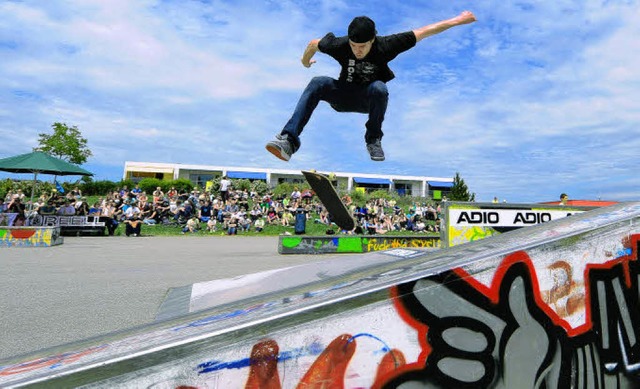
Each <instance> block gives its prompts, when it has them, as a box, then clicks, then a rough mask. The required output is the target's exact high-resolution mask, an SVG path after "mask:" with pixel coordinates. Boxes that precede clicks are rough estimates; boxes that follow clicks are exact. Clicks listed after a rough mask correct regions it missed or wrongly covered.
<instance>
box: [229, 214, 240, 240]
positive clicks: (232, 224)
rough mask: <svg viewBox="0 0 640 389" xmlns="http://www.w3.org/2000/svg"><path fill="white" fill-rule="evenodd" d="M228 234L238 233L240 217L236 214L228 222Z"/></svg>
mask: <svg viewBox="0 0 640 389" xmlns="http://www.w3.org/2000/svg"><path fill="white" fill-rule="evenodd" d="M227 235H238V218H237V216H236V215H235V214H234V215H231V217H230V218H229V221H228V222H227Z"/></svg>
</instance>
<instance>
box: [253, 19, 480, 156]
mask: <svg viewBox="0 0 640 389" xmlns="http://www.w3.org/2000/svg"><path fill="white" fill-rule="evenodd" d="M475 20H476V18H475V16H474V15H473V13H471V12H469V11H464V12H462V13H461V14H460V15H458V16H456V17H454V18H451V19H447V20H443V21H440V22H437V23H433V24H429V25H427V26H424V27H421V28H417V29H415V30H413V31H407V32H403V33H400V34H394V35H387V36H377V35H376V33H377V31H376V27H375V23H374V22H373V20H371V19H369V18H368V17H366V16H358V17H356V18H354V19H353V21H352V22H351V23H350V24H349V28H348V35H347V36H343V37H336V36H335V35H334V34H333V33H328V34H327V35H325V36H324V38H322V39H314V40H312V41H311V42H309V45H308V46H307V48H306V50H305V51H304V54H303V55H302V65H304V66H305V67H307V68H308V67H310V66H311V65H313V64H314V63H315V62H316V61H315V60H313V59H312V58H313V56H314V55H315V53H316V52H317V51H321V52H323V53H325V54H328V55H330V56H331V57H333V58H334V59H335V60H336V61H338V63H340V66H341V71H340V77H339V78H338V79H337V80H335V79H333V78H331V77H314V78H313V79H312V80H311V81H310V82H309V85H307V87H306V88H305V90H304V92H302V96H300V100H298V104H297V105H296V108H295V110H294V112H293V115H292V116H291V119H289V121H288V122H287V124H286V125H285V126H284V128H283V129H282V131H281V132H280V134H278V135H276V139H275V140H273V141H271V142H269V143H267V146H266V148H267V150H268V151H269V152H270V153H272V154H273V155H275V156H276V157H278V158H280V159H282V160H283V161H288V160H289V159H290V158H291V155H292V154H293V153H295V152H296V151H297V150H298V149H299V148H300V134H301V133H302V130H303V128H304V126H305V125H306V124H307V122H308V121H309V118H310V117H311V114H312V113H313V110H314V109H315V108H316V107H317V105H318V102H320V101H321V100H322V101H326V102H327V103H329V104H330V105H331V107H332V108H333V109H335V110H336V111H338V112H359V113H366V114H369V120H368V121H367V123H366V132H365V135H364V140H365V142H366V144H367V150H368V151H369V155H370V156H371V159H372V160H374V161H384V152H383V151H382V145H381V143H380V142H381V140H382V136H383V132H382V121H383V120H384V115H385V112H386V110H387V101H388V97H389V93H388V91H387V86H386V82H388V81H390V80H392V79H393V78H394V74H393V72H392V71H391V69H389V66H388V65H387V64H388V63H389V62H390V61H391V60H393V59H394V58H395V57H396V56H397V55H398V54H400V53H402V52H404V51H407V50H409V49H410V48H412V47H413V46H415V44H416V43H417V42H420V41H421V40H422V39H424V38H426V37H428V36H431V35H435V34H438V33H440V32H442V31H445V30H447V29H449V28H451V27H455V26H459V25H462V24H468V23H473V22H474V21H475Z"/></svg>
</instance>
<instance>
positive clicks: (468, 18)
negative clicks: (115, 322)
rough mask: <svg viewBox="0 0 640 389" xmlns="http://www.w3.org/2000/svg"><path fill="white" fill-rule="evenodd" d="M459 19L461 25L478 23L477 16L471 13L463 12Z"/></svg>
mask: <svg viewBox="0 0 640 389" xmlns="http://www.w3.org/2000/svg"><path fill="white" fill-rule="evenodd" d="M457 19H458V21H459V24H469V23H473V22H475V21H476V16H475V15H474V14H473V12H471V11H462V12H461V13H460V15H458V17H457Z"/></svg>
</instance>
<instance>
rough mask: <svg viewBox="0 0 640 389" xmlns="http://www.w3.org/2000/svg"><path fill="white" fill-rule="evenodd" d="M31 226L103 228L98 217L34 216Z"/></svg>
mask: <svg viewBox="0 0 640 389" xmlns="http://www.w3.org/2000/svg"><path fill="white" fill-rule="evenodd" d="M29 225H31V226H46V227H104V226H105V224H104V221H101V220H100V217H99V216H57V215H36V216H35V217H34V218H32V219H31V220H30V223H29Z"/></svg>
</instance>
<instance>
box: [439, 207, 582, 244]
mask: <svg viewBox="0 0 640 389" xmlns="http://www.w3.org/2000/svg"><path fill="white" fill-rule="evenodd" d="M594 208H595V207H575V206H561V205H547V204H504V203H502V204H499V203H498V204H494V203H463V202H448V203H446V205H445V218H444V221H443V223H444V226H443V228H442V229H441V231H442V232H441V235H442V236H441V238H442V245H443V247H452V246H456V245H459V244H462V243H467V242H472V241H476V240H479V239H484V238H487V237H489V236H493V235H496V234H501V233H503V232H507V231H511V230H515V229H518V228H522V227H529V226H534V225H536V224H540V223H546V222H550V221H553V220H558V219H562V218H565V217H567V216H571V215H575V214H579V213H583V212H585V211H588V210H590V209H594Z"/></svg>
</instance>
